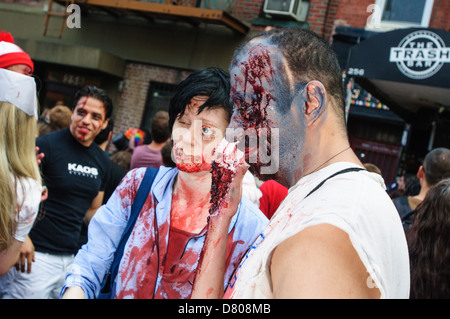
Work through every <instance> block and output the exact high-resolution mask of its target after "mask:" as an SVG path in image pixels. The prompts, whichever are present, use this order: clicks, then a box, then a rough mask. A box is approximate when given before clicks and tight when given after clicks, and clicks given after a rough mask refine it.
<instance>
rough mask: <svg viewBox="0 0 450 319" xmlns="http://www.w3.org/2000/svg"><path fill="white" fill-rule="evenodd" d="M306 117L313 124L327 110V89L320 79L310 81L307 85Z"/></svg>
mask: <svg viewBox="0 0 450 319" xmlns="http://www.w3.org/2000/svg"><path fill="white" fill-rule="evenodd" d="M304 94H305V108H304V112H305V117H306V121H307V123H308V125H310V124H313V123H314V122H315V121H316V120H317V119H318V118H319V117H320V115H321V114H322V113H323V112H324V110H325V100H326V95H327V93H326V90H325V87H324V86H323V84H322V83H320V82H319V81H311V82H308V83H307V84H306V86H305V91H304Z"/></svg>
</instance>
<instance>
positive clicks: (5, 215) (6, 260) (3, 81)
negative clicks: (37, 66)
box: [0, 69, 43, 275]
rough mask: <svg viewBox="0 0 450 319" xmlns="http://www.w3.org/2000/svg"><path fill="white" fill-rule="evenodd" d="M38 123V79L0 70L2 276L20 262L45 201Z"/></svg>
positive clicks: (0, 256)
mask: <svg viewBox="0 0 450 319" xmlns="http://www.w3.org/2000/svg"><path fill="white" fill-rule="evenodd" d="M36 120H37V100H36V84H35V81H34V79H33V78H32V77H29V76H25V75H22V74H19V73H17V72H13V71H9V70H6V69H0V132H1V133H0V199H1V200H0V275H4V274H6V273H7V272H8V271H9V269H10V268H11V267H12V266H13V265H14V264H16V262H18V259H19V254H20V248H21V246H22V243H23V242H24V241H25V239H26V237H27V235H28V232H29V231H30V229H31V227H32V226H33V223H34V221H35V219H36V216H37V213H38V209H39V203H40V201H41V194H42V189H43V188H42V182H41V176H40V172H39V167H38V164H37V161H36V153H35V136H36Z"/></svg>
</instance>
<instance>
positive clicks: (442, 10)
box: [429, 0, 450, 31]
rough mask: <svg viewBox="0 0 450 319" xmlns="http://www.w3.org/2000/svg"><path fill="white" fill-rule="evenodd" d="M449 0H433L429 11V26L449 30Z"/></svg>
mask: <svg viewBox="0 0 450 319" xmlns="http://www.w3.org/2000/svg"><path fill="white" fill-rule="evenodd" d="M449 17H450V1H448V0H434V5H433V11H432V13H431V18H430V24H429V26H430V27H431V28H436V29H441V30H445V31H450V18H449Z"/></svg>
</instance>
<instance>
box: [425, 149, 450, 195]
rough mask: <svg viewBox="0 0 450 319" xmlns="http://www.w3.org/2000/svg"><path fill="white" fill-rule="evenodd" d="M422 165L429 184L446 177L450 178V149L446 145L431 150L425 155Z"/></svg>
mask: <svg viewBox="0 0 450 319" xmlns="http://www.w3.org/2000/svg"><path fill="white" fill-rule="evenodd" d="M422 167H423V172H424V173H425V179H426V181H427V184H428V185H430V186H432V185H434V184H437V183H438V182H439V181H441V180H443V179H444V178H450V150H449V149H448V148H445V147H439V148H435V149H434V150H431V151H430V152H429V153H428V154H427V155H426V156H425V159H424V160H423V165H422Z"/></svg>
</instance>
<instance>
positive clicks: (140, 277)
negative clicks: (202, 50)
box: [61, 68, 268, 299]
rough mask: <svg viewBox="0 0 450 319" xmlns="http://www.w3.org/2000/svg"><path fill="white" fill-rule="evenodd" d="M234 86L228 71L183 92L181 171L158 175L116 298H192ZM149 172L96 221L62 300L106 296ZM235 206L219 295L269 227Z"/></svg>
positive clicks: (208, 75) (174, 108) (244, 204)
mask: <svg viewBox="0 0 450 319" xmlns="http://www.w3.org/2000/svg"><path fill="white" fill-rule="evenodd" d="M229 80H230V79H229V76H228V73H226V72H225V71H223V70H221V69H218V68H207V69H202V70H199V71H196V72H194V73H192V74H191V75H190V76H188V77H187V78H186V79H185V80H184V81H182V82H181V83H180V84H179V85H178V87H177V90H176V93H175V95H174V97H173V98H172V99H171V101H170V105H169V128H170V130H171V132H172V141H173V144H174V145H173V158H174V161H175V163H176V167H164V166H161V167H160V168H159V171H158V172H157V175H156V176H155V179H154V181H153V183H152V186H151V190H150V194H149V196H148V197H147V198H146V200H145V203H144V205H143V206H142V208H141V210H140V212H139V215H138V217H137V220H136V224H135V225H134V226H133V228H132V231H131V234H130V236H129V237H128V239H127V243H126V246H125V248H124V251H123V255H122V257H121V261H120V266H119V268H118V272H117V276H116V277H115V279H114V280H112V288H111V292H112V297H113V298H118V299H119V298H120V299H121V298H127V299H130V298H136V299H147V298H176V299H184V298H189V297H190V295H191V291H192V283H193V282H194V279H195V276H196V273H197V265H198V261H199V259H200V253H201V251H202V247H203V244H204V242H205V238H206V235H207V223H208V218H209V217H210V209H211V207H212V203H211V197H212V195H211V193H210V190H211V186H212V174H211V166H212V160H213V152H214V151H215V150H216V148H217V146H218V145H219V142H222V143H221V144H223V142H225V143H226V141H224V138H223V137H224V134H225V129H226V128H227V126H228V123H229V121H230V117H231V113H232V106H231V104H230V102H229V94H230V83H229ZM221 144H220V145H221ZM228 144H229V143H228ZM233 160H236V159H235V158H232V161H233ZM145 172H146V168H136V169H133V170H131V171H130V172H129V173H128V174H127V175H126V176H125V177H124V179H123V180H122V182H121V184H120V185H119V186H118V187H117V189H116V190H115V192H114V193H113V195H112V196H111V198H110V200H109V201H108V202H107V203H106V205H104V206H102V207H101V208H100V209H99V210H98V212H97V213H96V214H95V216H94V218H93V219H92V221H91V223H90V225H89V234H88V243H87V245H85V246H83V248H82V249H81V250H80V251H79V252H78V254H77V256H76V257H75V260H74V264H73V267H72V270H71V272H70V273H69V275H68V276H67V278H66V282H65V285H64V287H63V289H62V291H61V295H62V296H63V298H96V297H97V296H98V295H99V293H100V292H101V289H100V288H101V281H102V279H103V278H104V276H105V274H106V273H107V271H108V269H109V267H110V265H111V263H112V260H113V257H114V255H115V253H116V249H117V246H118V243H119V242H120V239H121V237H122V234H123V233H124V230H125V227H126V225H127V222H128V220H129V219H130V218H129V217H130V212H131V207H132V204H133V202H134V201H135V199H136V197H137V196H136V194H137V190H138V189H139V186H140V184H141V182H142V179H143V176H144V174H145ZM214 194H215V193H214ZM214 200H218V198H214ZM238 201H239V203H238V205H237V213H236V214H235V215H234V216H233V218H232V220H231V221H230V223H229V224H228V225H227V226H228V228H227V230H226V231H225V233H224V234H223V236H224V237H223V238H224V241H225V251H224V254H225V260H224V264H223V266H224V269H223V270H224V273H225V274H222V279H221V283H220V286H221V288H220V289H221V290H222V293H223V291H224V289H225V288H226V287H227V286H228V283H229V280H230V279H231V276H232V274H233V273H234V270H235V269H236V267H237V266H238V264H239V262H240V260H241V259H242V257H243V256H244V254H245V252H246V251H247V250H248V249H249V247H250V246H251V244H252V243H253V242H254V241H255V239H256V238H257V236H258V235H259V234H260V233H261V232H262V231H263V229H264V228H265V227H266V226H267V223H268V220H267V218H266V217H265V216H264V215H263V214H262V212H261V211H260V210H259V209H258V208H257V206H255V205H253V204H252V203H250V202H249V200H248V199H246V198H242V200H241V198H239V200H238ZM214 204H215V202H214ZM235 211H236V210H235Z"/></svg>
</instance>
